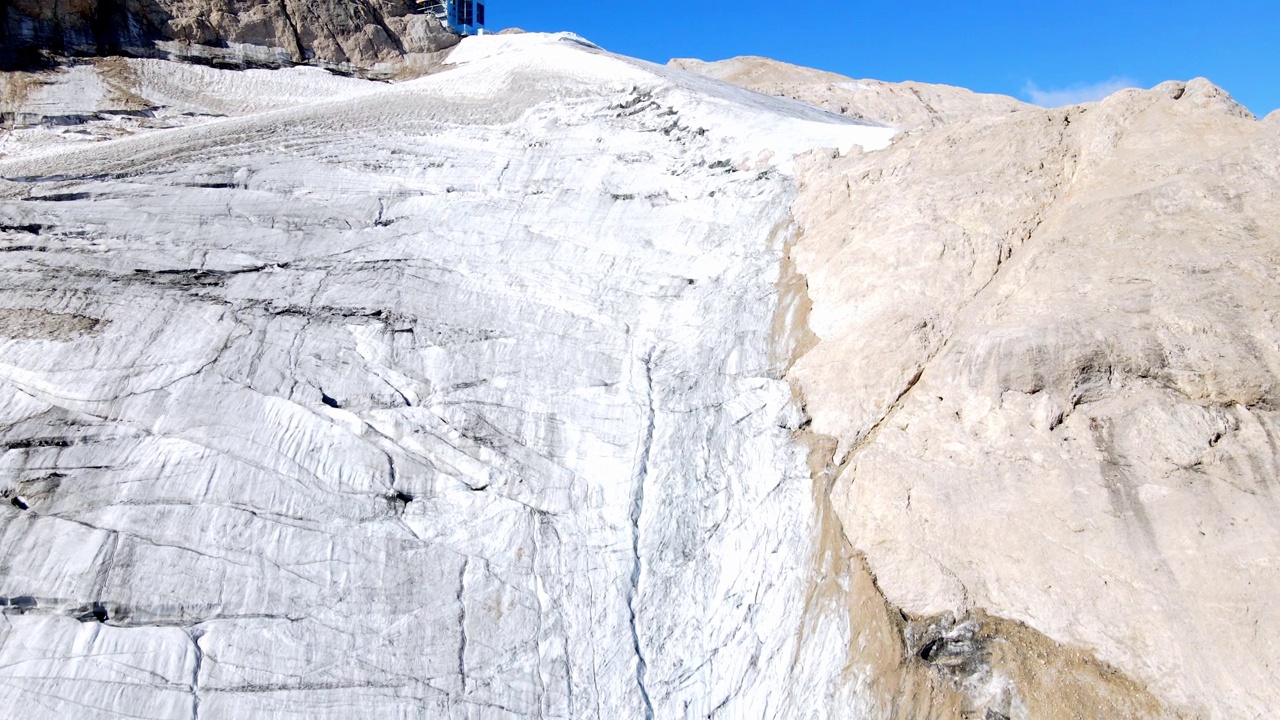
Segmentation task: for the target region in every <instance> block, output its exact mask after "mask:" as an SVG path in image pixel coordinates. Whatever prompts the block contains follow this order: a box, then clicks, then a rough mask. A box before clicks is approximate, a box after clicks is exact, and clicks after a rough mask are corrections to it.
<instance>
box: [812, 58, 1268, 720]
mask: <svg viewBox="0 0 1280 720" xmlns="http://www.w3.org/2000/svg"><path fill="white" fill-rule="evenodd" d="M1277 158H1280V133H1278V132H1277V126H1276V125H1275V124H1274V123H1259V122H1257V121H1255V120H1253V119H1252V116H1251V115H1249V114H1248V112H1247V111H1245V110H1244V109H1243V108H1242V107H1240V106H1239V105H1238V104H1236V103H1235V102H1234V101H1232V100H1231V99H1230V97H1229V96H1228V95H1227V94H1226V93H1224V92H1223V91H1222V90H1220V89H1219V88H1216V87H1214V86H1213V85H1212V84H1210V83H1209V82H1207V81H1205V80H1193V81H1191V82H1189V83H1166V84H1165V85H1162V86H1160V87H1159V88H1156V89H1155V90H1152V91H1138V90H1128V91H1123V92H1121V93H1118V94H1117V95H1115V96H1113V97H1112V98H1110V99H1108V100H1106V101H1104V102H1102V103H1100V104H1095V105H1085V106H1077V107H1073V108H1068V109H1060V110H1033V109H1026V110H1022V111H1020V112H1018V113H1016V114H1013V115H1010V116H1008V117H1005V118H996V119H993V118H979V119H975V120H972V121H969V122H963V123H957V124H952V125H949V126H947V127H942V128H938V129H935V130H933V131H931V132H929V133H925V134H923V135H918V136H914V137H912V136H908V137H906V138H903V139H901V140H899V141H898V142H897V143H895V145H894V146H892V147H891V148H889V149H888V150H885V151H883V152H880V153H875V154H870V155H861V156H852V157H849V158H843V159H831V158H830V156H829V155H822V156H817V157H815V159H814V160H813V164H812V165H811V166H810V167H809V169H808V170H807V172H805V173H804V175H803V178H804V179H803V181H802V182H803V183H804V184H805V187H804V189H803V190H802V194H801V199H800V201H799V202H798V204H797V211H796V213H797V220H798V222H799V223H800V225H801V228H802V234H801V237H800V239H799V241H798V242H797V244H796V245H795V247H794V249H793V251H792V253H791V258H792V260H793V261H794V263H795V267H796V268H797V270H798V271H799V273H801V274H802V275H803V276H804V278H805V282H806V286H807V289H808V297H809V299H810V300H811V302H812V310H811V312H810V314H809V327H810V328H811V330H812V332H813V334H814V337H813V338H811V339H810V341H809V342H810V344H811V345H812V349H811V350H810V351H809V352H808V353H807V354H805V355H804V356H803V357H801V358H800V359H799V360H798V362H797V363H796V364H795V365H794V366H793V367H792V369H791V371H790V373H789V376H790V377H791V378H792V379H793V380H794V381H795V382H796V383H797V385H798V388H799V391H800V393H801V395H802V396H803V398H804V399H805V402H806V408H807V411H808V413H809V414H810V415H811V417H812V418H813V424H812V426H811V429H812V430H813V431H814V432H816V433H819V434H823V435H828V436H831V437H832V438H834V440H833V442H834V443H835V448H834V451H833V453H832V466H831V468H830V472H831V473H832V475H833V476H835V478H836V479H835V481H834V486H833V491H832V498H833V503H834V505H835V508H836V510H837V512H838V515H839V517H840V520H841V521H842V526H843V528H844V531H845V533H846V535H847V537H848V538H849V540H850V541H851V543H852V545H853V547H854V548H855V549H856V550H857V551H858V552H859V553H861V554H862V555H863V556H865V558H866V561H867V563H868V568H869V570H870V572H871V573H872V574H873V576H874V578H875V580H876V585H877V587H879V588H880V589H881V590H883V592H884V593H885V596H886V598H887V599H888V601H889V602H890V603H891V604H892V605H894V606H896V607H898V608H900V609H901V610H902V611H903V612H904V614H905V615H906V616H907V617H908V618H910V622H909V623H908V628H910V627H912V626H914V625H916V624H919V623H921V622H923V623H924V627H930V626H931V624H936V622H937V618H951V620H949V621H948V622H950V623H954V624H955V625H956V626H960V625H963V624H964V623H965V620H964V618H967V617H972V616H973V614H974V613H984V614H989V615H990V616H997V617H1003V618H1007V619H1011V620H1014V621H1017V622H1018V623H1021V624H1024V625H1025V626H1027V627H1032V628H1035V629H1036V630H1038V631H1039V632H1042V633H1044V635H1045V636H1046V637H1047V638H1051V639H1052V640H1053V641H1054V642H1056V643H1061V644H1062V647H1064V648H1068V647H1069V648H1078V649H1083V650H1084V651H1085V652H1086V654H1087V655H1088V656H1089V657H1091V658H1093V659H1092V660H1091V661H1090V662H1097V663H1102V664H1103V666H1105V667H1109V668H1112V670H1114V671H1116V672H1118V673H1121V674H1122V675H1125V676H1128V677H1129V678H1131V679H1132V681H1133V682H1134V683H1135V684H1134V686H1133V687H1134V688H1145V690H1143V692H1150V693H1152V694H1153V695H1154V696H1155V697H1159V698H1161V699H1162V701H1163V702H1164V703H1165V705H1164V706H1163V709H1161V710H1159V711H1158V712H1157V711H1152V710H1150V709H1148V710H1144V711H1142V712H1138V713H1137V714H1133V713H1120V712H1117V711H1115V710H1114V709H1112V710H1105V711H1104V710H1103V709H1099V708H1094V709H1093V710H1088V709H1087V708H1088V706H1087V704H1085V705H1082V704H1081V703H1080V702H1079V701H1078V700H1077V699H1073V698H1074V693H1075V691H1074V690H1073V689H1072V688H1071V687H1070V684H1069V683H1067V684H1064V683H1062V682H1050V683H1049V684H1047V685H1042V686H1041V687H1040V688H1039V689H1029V688H1028V687H1025V686H1023V687H1019V686H1018V684H1017V683H1012V684H1009V683H1007V682H1006V684H1005V685H1001V684H1000V682H995V683H994V684H993V683H989V682H986V681H983V682H979V683H977V684H976V685H975V684H973V683H972V682H971V683H969V685H967V686H966V687H968V688H969V690H970V695H971V696H975V697H976V696H979V695H981V696H983V697H987V698H997V699H1000V702H1005V703H1008V704H1011V705H1012V706H1014V707H1019V706H1020V707H1023V708H1024V709H1025V708H1026V707H1028V705H1027V704H1028V703H1031V702H1039V703H1041V704H1042V705H1044V706H1045V707H1050V708H1052V707H1056V708H1058V710H1057V711H1056V712H1053V713H1050V712H1041V713H1034V712H1033V713H1031V714H1030V715H1026V714H1025V713H1024V714H1019V713H1013V714H1009V712H1007V711H1006V710H1004V709H1002V708H1001V707H997V706H993V705H986V706H985V707H987V708H988V709H989V710H991V711H992V712H999V713H1002V715H1007V716H1010V717H1015V716H1029V717H1035V718H1048V717H1095V716H1096V717H1177V716H1185V717H1196V718H1206V719H1214V720H1218V719H1221V720H1226V719H1227V718H1246V717H1248V718H1252V717H1266V716H1268V715H1269V714H1270V713H1271V712H1273V711H1274V709H1275V708H1276V707H1280V691H1278V690H1277V688H1280V684H1277V682H1276V668H1275V665H1274V662H1275V660H1274V659H1275V657H1276V656H1277V654H1278V653H1280V640H1277V634H1276V632H1275V631H1276V629H1277V628H1280V603H1277V602H1275V600H1274V598H1276V597H1277V596H1280V575H1277V574H1276V573H1275V572H1274V563H1275V558H1276V557H1277V556H1278V555H1280V520H1278V518H1280V499H1278V498H1280V494H1278V493H1277V488H1278V487H1280V486H1278V485H1277V477H1278V475H1280V454H1278V453H1277V450H1276V448H1277V444H1276V438H1277V437H1280V412H1277V408H1278V407H1280V392H1278V390H1277V388H1280V343H1278V340H1277V339H1278V338H1280V326H1277V308H1280V277H1277V275H1276V272H1275V267H1276V266H1277V261H1278V259H1280V258H1278V257H1277V247H1280V232H1278V231H1277V228H1276V225H1275V222H1274V220H1275V218H1276V217H1280V192H1278V191H1277V188H1280V161H1278V160H1277ZM979 625H981V623H979ZM980 634H981V632H980V631H978V630H970V631H968V634H967V635H966V636H962V637H960V638H959V639H960V640H965V638H966V637H973V636H976V635H980ZM996 635H999V633H996ZM952 644H953V645H955V644H956V643H955V642H952ZM960 645H963V643H960ZM926 647H927V645H926ZM1002 647H1004V648H1005V649H1006V650H1009V649H1015V648H1016V647H1017V642H1016V641H1013V640H1008V641H1005V642H1003V644H1002ZM1012 657H1014V658H1015V661H1014V664H1013V667H1015V668H1017V667H1021V668H1023V671H1025V672H1033V671H1035V670H1036V668H1037V667H1039V663H1041V662H1042V660H1043V657H1044V655H1043V653H1042V652H1041V651H1039V650H1031V651H1021V652H1014V653H1013V655H1012ZM1013 674H1016V673H1013ZM1013 674H1011V671H1009V670H1008V669H1006V671H1004V672H1001V673H996V674H995V675H993V676H992V677H1004V678H1005V681H1007V680H1008V679H1009V678H1010V677H1012V676H1013ZM1104 674H1105V673H1104ZM1041 676H1042V677H1043V673H1041ZM1005 681H1001V682H1005ZM975 687H976V688H978V691H977V694H976V695H975V693H974V692H973V688H975ZM983 693H986V694H985V695H982V694H983ZM1033 696H1038V697H1034V698H1033ZM975 702H977V701H975ZM983 702H986V701H983ZM1046 703H1047V704H1046ZM982 707H983V705H981V704H979V705H978V709H979V710H980V709H981V708H982ZM1073 713H1074V714H1073ZM1081 713H1083V714H1081ZM988 717H991V715H988Z"/></svg>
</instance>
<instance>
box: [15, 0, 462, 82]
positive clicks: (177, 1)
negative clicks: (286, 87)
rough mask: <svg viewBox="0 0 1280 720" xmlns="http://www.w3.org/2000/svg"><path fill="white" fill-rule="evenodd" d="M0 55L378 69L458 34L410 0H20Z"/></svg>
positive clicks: (438, 47)
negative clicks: (412, 7)
mask: <svg viewBox="0 0 1280 720" xmlns="http://www.w3.org/2000/svg"><path fill="white" fill-rule="evenodd" d="M0 26H3V28H4V30H5V42H4V49H3V52H2V53H0V55H3V56H4V57H0V61H7V63H8V64H9V65H11V66H15V65H17V64H19V63H21V62H23V60H24V59H25V60H26V61H27V62H30V59H31V56H32V54H33V53H35V52H37V51H52V52H56V53H61V54H69V55H91V56H92V55H107V54H126V55H137V56H144V57H146V56H161V57H174V58H181V59H192V60H200V61H204V62H216V63H220V64H228V65H238V66H244V65H252V66H282V65H287V64H298V63H310V64H317V65H323V66H328V67H335V68H343V69H350V70H364V71H367V70H371V69H375V70H376V69H378V68H379V67H380V66H385V65H387V64H390V63H395V62H397V61H400V60H402V59H403V58H404V57H405V56H406V54H415V53H417V54H421V53H432V52H436V51H438V50H441V49H444V48H448V47H450V46H451V45H453V44H455V43H456V42H457V38H456V37H455V36H453V35H452V34H450V33H448V32H447V31H445V30H444V29H443V28H441V27H440V26H439V24H438V23H437V22H436V21H435V20H434V18H429V17H426V16H423V15H412V14H410V13H409V11H408V4H407V3H406V2H405V0H354V1H349V0H56V1H55V2H47V1H45V0H12V2H7V3H5V5H4V7H3V8H2V9H0Z"/></svg>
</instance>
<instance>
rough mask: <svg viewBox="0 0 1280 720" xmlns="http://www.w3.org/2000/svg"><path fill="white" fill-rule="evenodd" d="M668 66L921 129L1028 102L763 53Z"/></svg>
mask: <svg viewBox="0 0 1280 720" xmlns="http://www.w3.org/2000/svg"><path fill="white" fill-rule="evenodd" d="M671 65H673V66H675V67H679V68H681V69H683V70H688V71H689V72H695V73H698V74H700V75H706V76H707V77H712V78H715V79H717V80H722V81H724V82H727V83H732V84H734V85H738V86H740V87H745V88H747V89H749V90H755V91H756V92H762V93H765V94H766V95H777V96H779V97H788V98H793V99H795V100H802V101H804V102H807V103H811V104H813V105H817V106H819V107H822V108H824V109H826V110H830V111H831V112H834V113H839V114H840V115H847V116H849V117H855V118H860V119H864V120H870V121H872V122H878V123H883V124H885V125H890V126H892V127H897V128H902V129H904V130H923V129H928V128H932V127H937V126H939V125H945V124H947V123H953V122H958V121H961V120H970V119H973V118H977V117H1001V116H1004V115H1009V114H1010V113H1015V112H1018V111H1019V110H1023V109H1027V108H1029V107H1031V106H1029V105H1026V104H1024V103H1020V102H1018V101H1017V100H1014V99H1013V98H1011V97H1006V96H1004V95H985V94H980V93H975V92H973V91H972V90H966V89H964V88H958V87H952V86H950V85H932V84H928V83H918V82H903V83H888V82H881V81H879V80H854V79H852V78H847V77H845V76H843V75H837V74H835V73H830V72H824V71H822V70H814V69H812V68H806V67H800V66H798V65H790V64H788V63H784V62H779V61H777V60H771V59H769V58H762V57H750V56H746V57H736V58H731V59H729V60H721V61H718V62H703V61H702V60H689V59H677V60H672V61H671Z"/></svg>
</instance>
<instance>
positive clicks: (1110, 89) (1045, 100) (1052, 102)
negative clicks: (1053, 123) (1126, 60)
mask: <svg viewBox="0 0 1280 720" xmlns="http://www.w3.org/2000/svg"><path fill="white" fill-rule="evenodd" d="M1131 87H1138V84H1137V83H1135V82H1134V81H1132V80H1130V79H1129V78H1123V77H1113V78H1111V79H1110V80H1103V81H1102V82H1098V83H1093V84H1092V85H1090V84H1087V83H1076V84H1075V85H1072V86H1070V87H1065V88H1057V89H1052V90H1043V89H1041V88H1040V86H1038V85H1036V84H1035V83H1033V82H1028V83H1027V84H1026V85H1025V86H1024V87H1023V88H1022V94H1023V95H1024V96H1025V97H1026V98H1027V99H1028V100H1030V101H1031V102H1032V103H1034V104H1036V105H1040V106H1043V107H1062V106H1063V105H1076V104H1078V103H1086V102H1094V101H1095V100H1101V99H1103V98H1105V97H1107V96H1108V95H1111V94H1112V93H1114V92H1116V91H1118V90H1124V89H1125V88H1131Z"/></svg>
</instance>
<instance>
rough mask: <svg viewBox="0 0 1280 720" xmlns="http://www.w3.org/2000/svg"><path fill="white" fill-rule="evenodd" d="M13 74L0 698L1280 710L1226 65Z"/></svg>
mask: <svg viewBox="0 0 1280 720" xmlns="http://www.w3.org/2000/svg"><path fill="white" fill-rule="evenodd" d="M174 4H175V5H176V4H177V3H176V2H175V3H174ZM233 4H234V3H233ZM242 4H243V5H246V6H247V5H250V3H242ZM71 5H74V3H72V4H71ZM126 5H128V3H126ZM235 5H236V6H237V7H238V6H239V5H240V4H235ZM261 5H262V6H263V7H266V3H262V4H261ZM352 5H353V6H354V5H357V4H356V3H353V4H352ZM358 5H361V6H363V7H368V8H374V9H377V8H382V7H384V5H381V4H365V3H359V4H358ZM69 6H70V5H69ZM254 6H255V7H257V4H254ZM59 7H61V6H59ZM129 7H133V6H132V5H129ZM271 7H272V8H280V7H288V8H292V7H293V5H292V4H291V3H277V4H273V5H271ZM24 12H25V11H24ZM292 12H293V11H292V10H290V13H292ZM351 12H353V13H354V12H356V10H352V11H351ZM239 17H243V16H239ZM291 17H292V15H291ZM382 17H383V18H384V19H385V18H387V17H393V16H389V15H387V14H386V13H385V12H384V14H383V15H382ZM389 27H392V26H390V25H389ZM392 29H393V30H394V27H392ZM335 37H336V36H335ZM344 37H346V36H345V35H344ZM166 42H167V41H166ZM339 45H341V43H339ZM211 47H212V46H211ZM343 47H345V46H343ZM334 52H335V53H336V51H334ZM342 52H344V53H346V55H345V57H346V58H347V60H351V59H352V58H353V57H355V56H354V55H352V54H351V53H350V51H348V50H345V49H344V50H343V51H342ZM290 57H291V59H292V57H293V56H290ZM329 57H331V58H337V57H339V56H338V55H336V54H333V55H331V56H329ZM361 57H375V58H376V57H379V56H376V55H372V56H361ZM387 57H390V56H387ZM326 62H327V61H326ZM344 62H345V61H344ZM360 62H365V61H364V60H361V61H360ZM374 62H375V63H377V62H382V60H380V59H375V60H374ZM3 82H4V84H3V86H0V87H3V88H4V94H3V97H2V98H0V99H3V101H4V103H5V104H4V106H3V107H0V111H3V112H4V113H6V115H5V117H6V118H7V120H6V122H7V130H6V132H5V134H4V136H3V137H2V138H0V397H2V398H3V401H2V402H0V496H2V497H3V501H4V502H3V505H2V506H0V612H2V615H0V717H2V718H19V717H21V718H66V717H85V718H121V717H134V718H136V717H143V718H156V719H161V718H163V719H166V720H167V719H171V718H172V719H182V720H187V719H191V720H196V719H198V718H203V719H204V720H209V719H210V718H246V717H253V718H257V717H271V718H299V719H301V718H307V719H312V718H335V719H336V718H342V719H344V720H345V719H347V718H371V719H372V718H387V717H458V718H463V717H465V718H527V717H546V718H553V717H556V718H559V717H564V718H613V717H637V718H684V717H698V718H713V717H714V718H846V717H852V718H868V719H873V720H890V719H893V718H897V719H901V718H913V719H915V718H920V719H937V720H944V719H945V720H952V719H954V718H963V719H978V720H1058V719H1060V718H1061V719H1072V720H1077V719H1078V720H1084V719H1087V718H1088V719H1092V718H1108V719H1109V720H1110V719H1117V720H1139V719H1142V720H1147V719H1153V720H1154V719H1160V720H1164V719H1169V720H1175V719H1176V720H1201V719H1203V720H1237V719H1239V718H1263V717H1270V715H1271V714H1273V713H1274V709H1275V708H1277V707H1280V667H1277V665H1276V661H1275V658H1276V657H1280V603H1278V602H1277V601H1276V600H1275V598H1276V597H1280V574H1277V573H1276V572H1275V570H1276V568H1275V562H1276V560H1275V559H1276V558H1277V557H1280V507H1278V504H1280V493H1278V488H1280V450H1278V449H1277V444H1276V440H1275V438H1276V437H1277V434H1278V433H1280V327H1277V322H1280V272H1277V268H1278V267H1280V230H1277V225H1276V219H1277V218H1280V123H1277V122H1276V120H1275V118H1274V117H1271V118H1268V120H1267V121H1265V122H1259V121H1257V120H1256V119H1254V118H1253V117H1252V116H1251V115H1249V113H1248V112H1247V111H1246V110H1245V109H1244V108H1242V107H1240V106H1239V105H1237V104H1235V103H1234V102H1233V101H1232V100H1231V99H1230V97H1229V96H1227V94H1226V93H1224V92H1223V91H1222V90H1220V89H1218V88H1216V87H1214V86H1213V85H1212V84H1210V83H1208V82H1207V81H1204V80H1193V81H1191V82H1186V83H1182V82H1172V83H1166V84H1163V85H1161V86H1159V87H1157V88H1155V89H1153V90H1149V91H1138V90H1131V91H1124V92H1122V93H1119V94H1117V95H1116V96H1113V97H1112V98H1109V99H1108V100H1106V101H1104V102H1102V103H1098V104H1092V105H1084V106H1078V107H1072V108H1065V109H1059V110H1044V109H1040V108H1035V107H1031V106H1027V105H1024V104H1021V103H1018V102H1016V101H1014V100H1012V99H1008V98H998V97H992V96H978V95H975V94H973V93H969V92H968V91H965V90H961V89H956V88H943V87H937V86H925V85H919V84H884V83H874V82H872V81H854V80H850V79H848V78H841V77H839V76H833V75H829V74H824V73H819V72H817V71H810V70H806V69H803V68H795V67H793V66H785V65H782V64H779V63H774V62H772V61H767V60H763V59H759V58H744V59H737V60H734V61H726V62H723V63H700V62H696V61H679V62H677V63H674V64H673V65H672V66H667V67H662V66H655V65H652V64H650V63H645V62H641V61H636V60H632V59H629V58H625V57H620V56H617V55H612V54H610V53H607V52H605V51H603V50H601V49H600V48H597V47H596V46H594V45H592V44H591V43H589V42H587V41H585V40H583V39H582V38H578V37H576V36H572V35H541V34H525V35H509V36H488V37H478V38H469V39H467V40H465V41H463V42H462V43H461V44H460V45H459V46H458V47H456V48H454V49H453V50H452V51H451V52H450V54H449V55H448V58H447V60H446V61H445V62H444V65H443V66H442V68H441V69H440V71H439V72H435V73H433V74H430V75H428V76H425V77H420V78H417V79H414V80H410V81H406V82H401V83H385V82H375V81H372V80H368V79H361V78H355V77H341V76H337V75H334V74H332V73H329V72H326V71H324V70H322V69H320V68H315V67H289V68H286V69H281V70H266V69H247V70H232V69H225V68H217V67H208V66H206V65H193V64H182V63H176V62H172V61H169V60H165V59H160V58H156V57H143V58H121V57H113V58H99V59H93V60H86V61H84V62H81V63H78V64H75V65H72V66H64V67H60V68H57V69H55V70H46V71H42V72H31V71H26V72H11V73H7V74H5V75H4V77H3ZM734 83H737V84H739V85H742V86H745V87H739V86H738V85H735V84H734ZM757 90H758V91H764V92H765V93H766V94H761V93H759V92H756V91H757ZM779 95H781V96H786V97H778V96H779Z"/></svg>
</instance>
